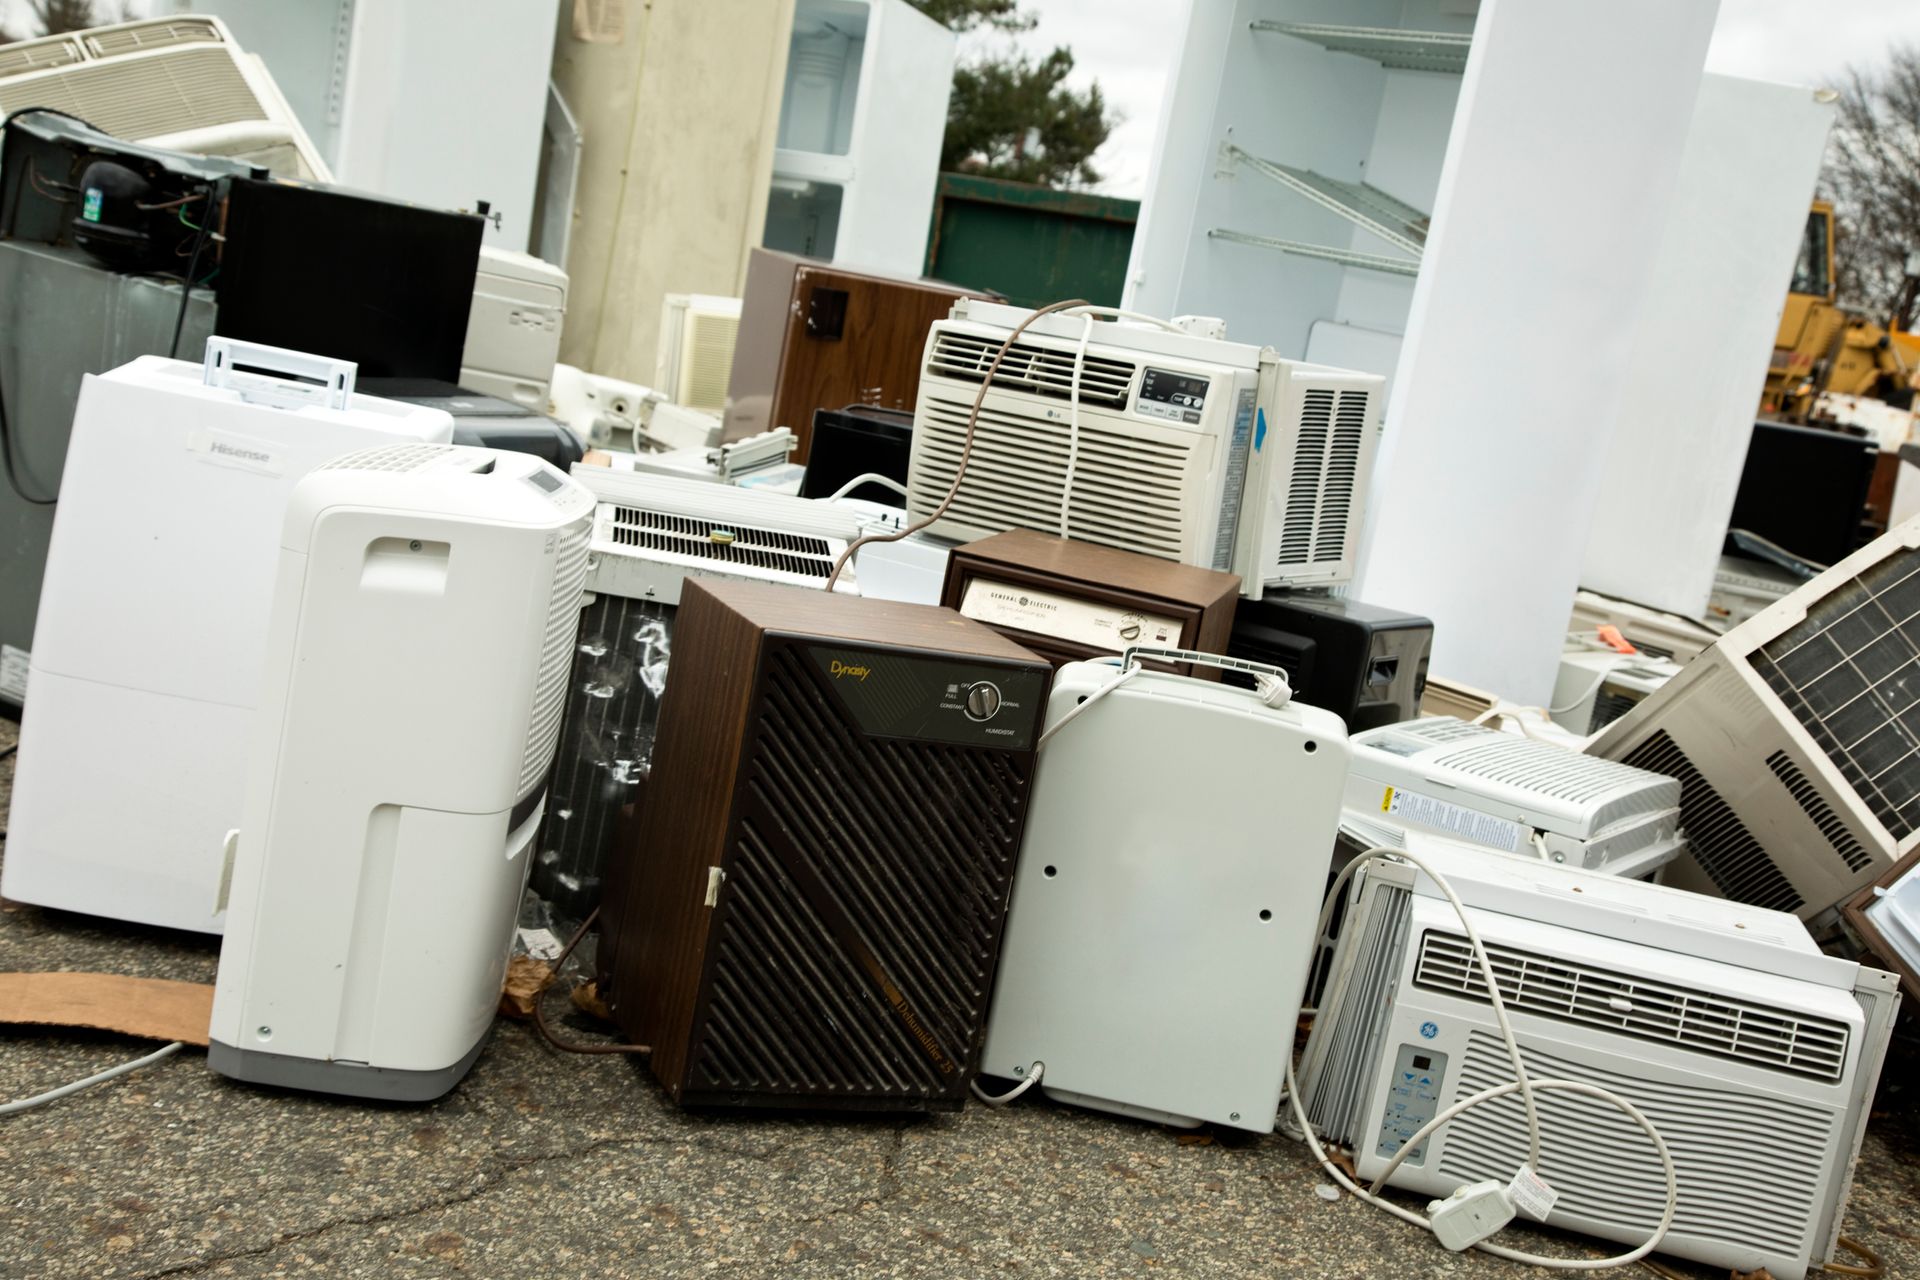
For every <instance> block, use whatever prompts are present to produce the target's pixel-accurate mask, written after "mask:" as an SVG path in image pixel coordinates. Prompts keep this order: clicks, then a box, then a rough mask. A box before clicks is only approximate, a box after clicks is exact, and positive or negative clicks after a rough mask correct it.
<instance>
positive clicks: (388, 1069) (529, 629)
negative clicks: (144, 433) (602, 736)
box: [207, 445, 593, 1100]
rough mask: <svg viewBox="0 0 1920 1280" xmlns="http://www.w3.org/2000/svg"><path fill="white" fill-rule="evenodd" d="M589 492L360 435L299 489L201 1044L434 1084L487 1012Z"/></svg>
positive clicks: (523, 870) (235, 1073)
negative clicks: (362, 444)
mask: <svg viewBox="0 0 1920 1280" xmlns="http://www.w3.org/2000/svg"><path fill="white" fill-rule="evenodd" d="M592 513H593V496H592V495H591V494H589V493H588V492H587V491H586V490H585V489H583V488H582V487H581V486H579V485H577V484H574V483H572V482H571V481H569V480H568V479H567V477H565V476H563V475H561V474H560V473H559V472H558V471H555V470H554V469H553V468H552V467H550V466H548V465H547V464H546V463H544V462H542V461H540V460H539V459H537V458H534V457H532V456H531V455H528V454H523V453H507V452H502V451H497V450H492V449H466V448H460V447H457V446H451V445H416V446H398V447H390V448H385V449H373V450H367V451H364V452H360V453H354V454H349V455H347V456H346V457H344V458H340V459H338V460H336V461H334V462H333V463H330V464H329V465H328V466H326V467H323V468H321V469H320V470H318V471H315V472H314V473H313V474H312V475H310V476H308V477H307V478H306V479H305V480H304V481H302V482H301V484H300V486H299V487H298V488H297V489H296V490H295V491H294V493H293V497H292V500H291V501H290V502H289V504H288V507H287V515H286V523H285V527H284V531H283V534H282V540H281V545H280V575H279V581H278V583H277V585H276V587H275V591H274V600H273V617H272V622H271V625H270V629H269V633H268V640H267V653H268V656H267V660H266V663H265V671H264V678H263V680H262V685H261V698H260V706H259V709H258V710H257V711H256V712H255V715H254V723H253V755H252V762H251V766H250V769H249V773H248V776H247V798H246V807H245V810H244V813H243V817H242V819H241V823H240V829H239V832H238V837H237V850H236V852H235V854H234V855H233V864H232V865H233V873H232V875H233V882H232V883H233V888H232V897H231V903H230V906H229V909H228V917H229V918H228V927H227V934H226V940H225V944H224V945H223V946H222V948H221V951H220V972H219V978H218V980H217V982H216V984H215V992H214V1004H213V1024H212V1028H211V1033H210V1036H211V1038H210V1043H209V1045H208V1053H207V1061H208V1064H209V1065H210V1066H212V1067H213V1068H214V1070H216V1071H219V1072H220V1073H221V1074H223V1075H227V1076H232V1077H234V1078H235V1079H240V1080H251V1081H257V1082H260V1083H263V1084H273V1085H281V1086H286V1087H292V1088H302V1089H314V1090H318V1091H321V1092H325V1093H338V1094H350V1095H353V1096H357V1097H375V1098H396V1099H405V1100H424V1099H427V1098H435V1097H438V1096H440V1095H441V1094H443V1093H445V1092H446V1091H447V1090H448V1089H450V1088H452V1087H453V1086H454V1084H456V1083H457V1082H458V1081H459V1079H460V1077H461V1076H462V1075H464V1074H465V1073H466V1070H467V1068H468V1067H469V1066H471V1065H472V1063H473V1060H474V1058H476V1057H477V1056H478V1055H479V1052H480V1049H481V1047H482V1045H483V1044H484V1043H485V1040H486V1033H487V1029H488V1028H489V1027H490V1026H491V1025H492V1022H493V1013H494V1008H495V1005H496V1004H497V1003H498V1001H499V997H500V984H501V979H502V977H503V975H504V971H505V967H506V962H507V951H508V946H509V943H510V941H511V939H512V934H513V928H514V921H515V917H516V915H517V913H518V911H519V905H520V895H521V891H522V889H523V887H524V886H525V884H526V880H527V872H528V868H529V866H530V863H531V858H530V857H529V850H530V849H531V847H532V844H533V835H534V831H535V830H536V829H537V827H538V826H539V822H540V813H541V802H542V799H543V797H544V795H545V790H546V781H547V769H548V766H549V764H550V763H551V761H552V757H553V746H554V735H555V733H556V731H557V729H558V727H559V723H560V710H561V702H562V699H563V697H564V695H565V691H566V682H567V671H568V666H569V663H570V661H571V659H572V657H573V648H574V636H575V633H576V631H577V629H578V627H579V611H580V594H581V582H582V579H583V578H584V577H585V574H586V567H587V541H588V537H589V534H590V532H591V529H592Z"/></svg>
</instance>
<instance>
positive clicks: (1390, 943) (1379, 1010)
mask: <svg viewBox="0 0 1920 1280" xmlns="http://www.w3.org/2000/svg"><path fill="white" fill-rule="evenodd" d="M1375 892H1376V893H1377V894H1378V895H1379V896H1380V902H1381V905H1380V906H1379V907H1378V908H1377V909H1376V910H1373V911H1370V912H1368V913H1367V915H1366V917H1365V929H1366V932H1365V933H1364V934H1362V936H1361V938H1360V942H1359V950H1360V955H1359V957H1358V959H1357V960H1356V961H1355V963H1354V966H1353V969H1352V976H1351V977H1350V978H1349V979H1348V981H1347V984H1346V986H1345V987H1344V988H1343V990H1342V991H1341V993H1340V997H1339V1001H1340V1003H1339V1007H1338V1008H1337V1009H1333V1010H1330V1011H1323V1013H1322V1015H1321V1016H1322V1018H1323V1019H1324V1020H1325V1025H1326V1026H1327V1027H1329V1028H1331V1036H1332V1041H1331V1043H1330V1045H1329V1046H1328V1048H1327V1051H1326V1057H1325V1061H1324V1062H1323V1063H1322V1064H1321V1065H1320V1068H1319V1071H1318V1073H1317V1078H1318V1080H1320V1081H1322V1082H1324V1083H1325V1086H1326V1087H1321V1088H1316V1089H1314V1090H1313V1091H1312V1092H1311V1094H1310V1095H1309V1097H1308V1099H1307V1106H1308V1118H1309V1119H1310V1120H1312V1121H1313V1127H1314V1128H1315V1129H1318V1130H1319V1131H1320V1133H1321V1134H1322V1135H1324V1136H1325V1137H1326V1138H1328V1139H1329V1140H1331V1141H1333V1142H1337V1143H1340V1144H1341V1145H1343V1146H1352V1145H1354V1142H1355V1139H1356V1135H1358V1134H1359V1132H1360V1131H1361V1128H1362V1126H1363V1125H1364V1123H1365V1122H1364V1119H1363V1117H1364V1116H1365V1114H1366V1109H1367V1102H1368V1089H1369V1087H1370V1086H1371V1083H1372V1080H1371V1076H1370V1075H1369V1070H1368V1069H1369V1065H1370V1062H1371V1059H1372V1058H1373V1056H1374V1055H1375V1054H1377V1053H1378V1052H1379V1046H1380V1041H1381V1039H1382V1038H1383V1037H1384V1035H1385V1034H1386V1026H1387V1019H1388V1016H1389V1015H1390V1014H1391V1013H1392V1011H1393V989H1394V986H1395V984H1396V983H1397V982H1398V981H1399V978H1400V965H1401V960H1402V957H1403V956H1404V955H1405V952H1406V945H1407V935H1408V929H1407V922H1408V921H1409V920H1411V919H1412V917H1413V895H1412V894H1411V893H1408V892H1407V891H1406V890H1405V889H1401V888H1396V887H1392V886H1388V885H1382V886H1380V888H1379V889H1377V890H1376V891H1375ZM1341 927H1342V928H1343V929H1345V928H1347V927H1348V926H1346V925H1342V926H1341Z"/></svg>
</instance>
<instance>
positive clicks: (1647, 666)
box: [1547, 639, 1680, 737]
mask: <svg viewBox="0 0 1920 1280" xmlns="http://www.w3.org/2000/svg"><path fill="white" fill-rule="evenodd" d="M1679 674H1680V664H1679V663H1677V662H1675V661H1673V659H1671V658H1655V657H1652V656H1650V655H1648V654H1642V653H1621V652H1620V651H1619V650H1618V649H1614V648H1611V647H1609V646H1607V645H1603V644H1600V643H1599V642H1598V641H1595V642H1593V643H1591V644H1589V643H1587V642H1586V641H1585V640H1584V639H1582V640H1578V641H1574V642H1572V643H1571V645H1570V647H1569V648H1568V649H1567V650H1566V651H1565V652H1563V653H1562V654H1561V655H1560V674H1559V676H1558V677H1556V678H1555V680H1554V683H1553V701H1552V705H1551V706H1549V707H1548V708H1547V711H1548V714H1549V715H1550V716H1551V717H1552V719H1553V722H1554V723H1555V724H1557V725H1559V726H1560V727H1561V728H1562V729H1565V730H1566V731H1567V732H1569V733H1577V734H1579V735H1580V736H1582V737H1586V736H1588V735H1591V734H1595V733H1598V732H1600V731H1601V730H1602V729H1604V728H1606V727H1607V726H1608V725H1610V724H1612V723H1613V722H1614V721H1615V720H1618V719H1619V718H1620V717H1621V716H1623V715H1625V714H1627V712H1629V711H1631V710H1633V709H1634V708H1635V707H1636V706H1638V705H1640V703H1641V702H1642V701H1643V700H1644V699H1645V698H1646V696H1647V695H1648V694H1650V693H1652V692H1654V691H1655V690H1656V689H1658V688H1660V686H1662V685H1664V684H1665V683H1666V682H1667V681H1669V680H1671V679H1673V678H1674V677H1675V676H1677V675H1679Z"/></svg>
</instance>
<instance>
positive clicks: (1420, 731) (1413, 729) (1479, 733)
mask: <svg viewBox="0 0 1920 1280" xmlns="http://www.w3.org/2000/svg"><path fill="white" fill-rule="evenodd" d="M1393 731H1394V732H1395V733H1397V734H1402V735H1404V736H1406V737H1409V738H1419V739H1421V740H1422V741H1424V742H1434V743H1439V742H1459V741H1462V740H1463V739H1466V738H1484V737H1486V736H1487V735H1488V734H1489V733H1494V732H1497V730H1493V729H1489V728H1487V727H1486V726H1485V725H1478V724H1474V723H1473V722H1472V721H1470V720H1456V719H1454V718H1453V717H1451V716H1430V717H1428V718H1427V719H1425V720H1415V721H1413V722H1412V723H1410V724H1400V725H1395V726H1394V727H1393Z"/></svg>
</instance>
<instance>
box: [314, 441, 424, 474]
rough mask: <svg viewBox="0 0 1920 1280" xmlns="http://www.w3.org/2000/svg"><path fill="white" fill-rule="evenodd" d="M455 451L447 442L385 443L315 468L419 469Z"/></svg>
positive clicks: (405, 470)
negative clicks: (445, 443)
mask: <svg viewBox="0 0 1920 1280" xmlns="http://www.w3.org/2000/svg"><path fill="white" fill-rule="evenodd" d="M451 452H452V448H451V446H448V445H444V444H383V445H378V446H376V447H374V448H372V449H358V450H355V451H354V452H352V453H349V454H346V455H345V456H343V457H339V458H335V459H334V460H333V461H332V462H328V463H324V464H322V465H321V466H319V467H317V468H315V470H318V471H389V472H408V471H418V470H419V469H420V468H422V467H425V466H431V465H432V464H433V463H435V462H437V461H439V460H440V459H441V458H444V457H445V456H446V455H447V454H449V453H451Z"/></svg>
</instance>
